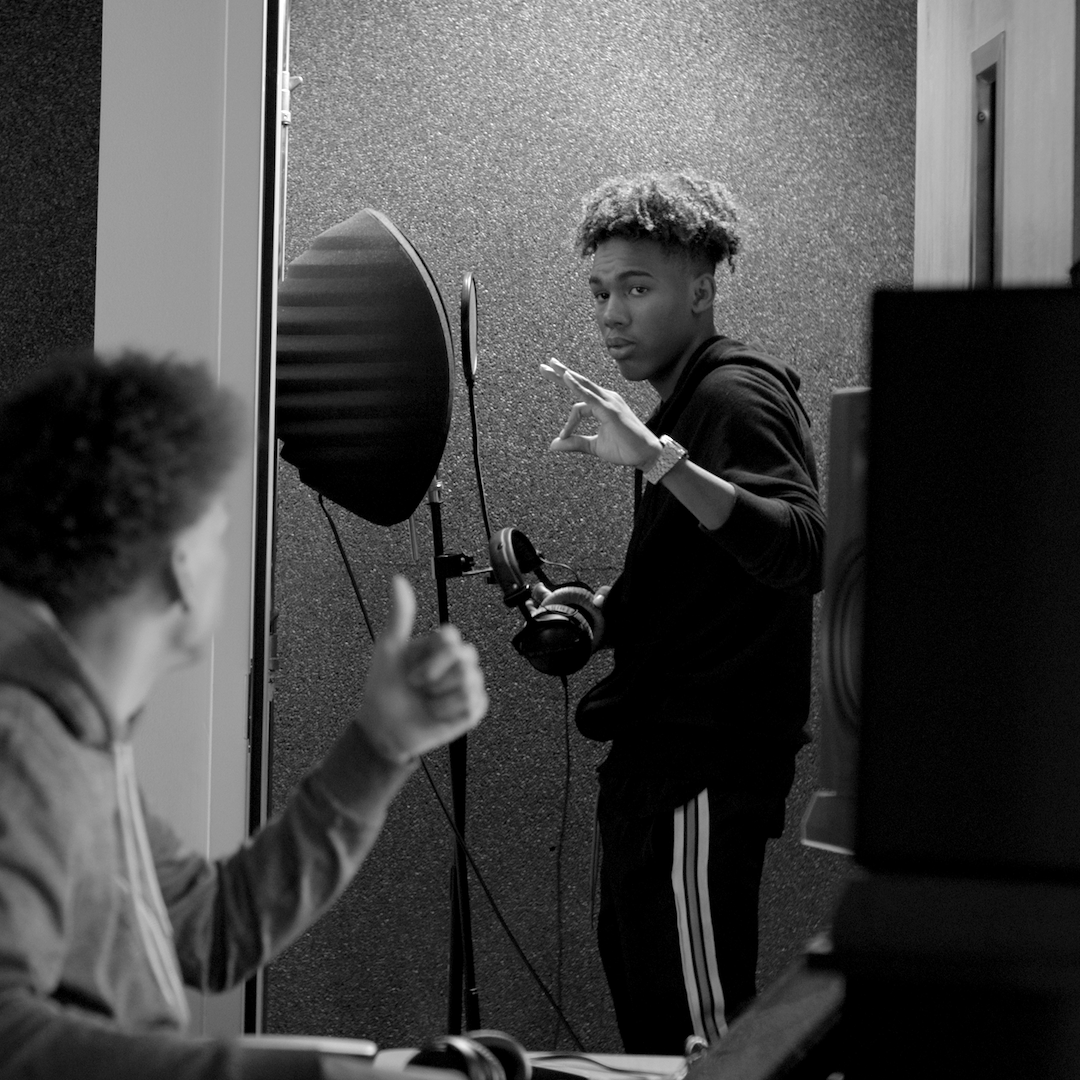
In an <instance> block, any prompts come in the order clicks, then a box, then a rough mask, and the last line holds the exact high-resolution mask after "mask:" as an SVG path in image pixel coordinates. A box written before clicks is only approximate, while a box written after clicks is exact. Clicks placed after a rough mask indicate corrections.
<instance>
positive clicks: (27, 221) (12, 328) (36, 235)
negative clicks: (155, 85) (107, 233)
mask: <svg viewBox="0 0 1080 1080" xmlns="http://www.w3.org/2000/svg"><path fill="white" fill-rule="evenodd" d="M0 39H2V40H3V43H4V44H3V49H2V50H0V85H2V86H3V88H4V106H3V109H0V392H3V391H4V390H7V389H10V388H11V387H12V386H14V385H15V384H16V383H17V382H18V381H19V380H20V379H21V378H22V377H23V376H25V375H26V374H28V373H29V372H30V371H31V370H33V368H35V367H37V366H38V365H39V364H40V363H41V362H42V360H43V359H44V358H45V357H46V356H47V355H48V354H49V353H51V352H53V351H54V350H56V349H63V348H71V347H75V346H85V345H89V344H90V343H91V342H92V341H93V337H94V265H95V248H96V244H97V174H98V127H99V112H100V109H101V0H71V2H66V0H64V2H60V0H45V2H42V3H33V4H31V3H25V2H22V0H16V2H14V3H8V4H4V5H3V7H2V8H0Z"/></svg>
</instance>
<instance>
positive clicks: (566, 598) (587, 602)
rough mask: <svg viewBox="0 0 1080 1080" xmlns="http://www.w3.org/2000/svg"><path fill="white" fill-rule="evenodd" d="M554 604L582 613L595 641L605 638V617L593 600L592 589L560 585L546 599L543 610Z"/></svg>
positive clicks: (582, 586)
mask: <svg viewBox="0 0 1080 1080" xmlns="http://www.w3.org/2000/svg"><path fill="white" fill-rule="evenodd" d="M552 604H558V605H560V606H561V607H570V608H573V609H574V610H575V611H577V612H580V613H581V615H582V616H583V617H584V619H585V620H586V622H588V624H589V629H590V631H591V632H592V636H593V640H595V641H599V640H600V638H602V637H603V636H604V615H603V612H602V611H601V610H600V608H599V607H597V605H596V603H595V601H594V600H593V592H592V590H591V589H588V588H586V587H585V586H584V585H560V586H559V588H557V589H556V590H555V591H554V592H552V593H551V594H550V595H549V596H547V597H546V598H545V600H544V603H543V604H542V605H541V610H542V609H543V608H544V607H549V606H550V605H552Z"/></svg>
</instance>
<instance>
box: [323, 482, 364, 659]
mask: <svg viewBox="0 0 1080 1080" xmlns="http://www.w3.org/2000/svg"><path fill="white" fill-rule="evenodd" d="M319 506H320V507H322V512H323V513H324V514H325V515H326V520H327V521H328V522H330V531H331V532H332V533H333V534H334V540H335V541H336V542H337V549H338V551H339V552H340V553H341V561H342V562H343V563H344V564H345V573H347V574H348V575H349V581H351V582H352V587H353V592H354V593H356V602H357V603H358V604H359V605H360V611H361V612H362V613H363V615H364V622H365V623H366V624H367V632H368V636H369V637H370V638H371V640H372V641H374V640H375V631H374V630H373V629H372V626H371V619H370V618H369V617H368V612H367V607H366V606H365V604H364V598H363V596H361V595H360V586H359V585H357V583H356V575H355V574H353V569H352V564H351V563H350V562H349V556H348V555H346V554H345V545H344V544H342V542H341V534H340V533H339V532H338V527H337V524H336V523H335V521H334V519H333V518H332V517H331V516H330V511H329V510H327V508H326V503H325V502H324V501H323V497H322V492H320V493H319Z"/></svg>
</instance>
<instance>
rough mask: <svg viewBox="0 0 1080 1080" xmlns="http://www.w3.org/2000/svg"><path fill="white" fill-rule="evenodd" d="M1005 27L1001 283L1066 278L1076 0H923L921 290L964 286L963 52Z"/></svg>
mask: <svg viewBox="0 0 1080 1080" xmlns="http://www.w3.org/2000/svg"><path fill="white" fill-rule="evenodd" d="M1002 31H1004V33H1005V76H1004V80H1005V101H1004V110H1005V113H1004V131H1005V152H1004V198H1005V206H1004V214H1003V221H1002V284H1004V285H1026V284H1054V285H1061V284H1066V283H1067V282H1068V271H1069V267H1070V266H1071V265H1072V262H1073V259H1074V255H1073V250H1072V232H1073V183H1074V180H1073V147H1074V79H1075V69H1076V55H1075V53H1076V0H919V23H918V35H919V41H918V75H917V90H916V135H915V272H914V277H915V285H916V286H917V287H931V286H960V287H963V286H967V285H968V284H969V281H970V267H969V250H970V242H971V154H972V148H971V129H972V122H971V102H972V89H971V84H972V73H971V54H972V53H973V52H974V51H975V50H976V49H978V48H980V47H981V46H982V45H985V44H986V43H987V42H988V41H990V40H991V39H992V38H994V37H996V36H997V35H998V34H1000V33H1001V32H1002ZM999 107H1000V106H999Z"/></svg>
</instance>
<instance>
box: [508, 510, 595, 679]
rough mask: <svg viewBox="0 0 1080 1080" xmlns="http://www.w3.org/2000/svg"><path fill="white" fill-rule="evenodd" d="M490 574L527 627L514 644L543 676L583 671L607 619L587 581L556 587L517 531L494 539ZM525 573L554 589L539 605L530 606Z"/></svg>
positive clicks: (529, 543) (531, 548) (540, 557)
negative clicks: (522, 617)
mask: <svg viewBox="0 0 1080 1080" xmlns="http://www.w3.org/2000/svg"><path fill="white" fill-rule="evenodd" d="M490 550H491V571H492V576H493V577H494V579H495V581H496V582H497V583H498V584H499V585H500V586H502V591H503V600H504V601H505V603H506V606H507V607H516V608H517V609H518V610H519V611H520V612H521V614H522V615H523V616H524V618H525V625H524V626H523V627H522V628H521V629H520V630H519V631H518V632H517V634H515V635H514V638H513V641H512V644H513V646H514V648H515V649H516V650H517V651H518V652H519V653H520V654H521V655H522V656H523V657H525V659H526V660H528V661H529V663H530V664H532V666H533V667H534V668H536V670H537V671H539V672H542V673H543V674H544V675H563V676H565V675H572V674H573V673H574V672H575V671H580V670H581V669H582V668H583V667H584V666H585V664H586V663H587V662H588V660H589V657H590V656H592V654H593V651H594V650H595V647H596V643H597V642H598V641H599V640H600V638H601V636H602V635H603V632H604V616H603V614H602V613H601V611H600V608H599V607H598V606H597V605H596V603H595V602H594V600H593V596H594V593H593V590H592V589H591V588H590V587H589V586H588V585H586V584H585V582H583V581H572V582H570V583H568V584H565V585H553V584H552V583H551V581H550V580H549V579H548V577H547V575H546V574H545V573H544V560H543V557H542V556H541V555H539V554H537V551H536V548H535V547H533V545H532V542H531V541H530V540H529V538H528V537H527V536H526V535H525V534H524V533H522V532H519V531H518V530H517V529H510V528H507V529H502V530H501V531H500V532H499V533H497V534H495V535H493V536H492V538H491V544H490ZM526 574H535V575H536V578H537V580H538V581H539V582H540V583H541V584H542V585H543V586H545V588H548V589H550V590H551V593H550V595H548V596H546V597H545V598H544V599H543V601H542V602H541V603H540V604H532V603H530V602H529V601H530V597H531V595H532V590H531V588H530V587H529V585H528V584H527V583H526V581H525V575H526Z"/></svg>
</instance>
